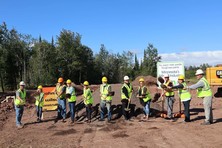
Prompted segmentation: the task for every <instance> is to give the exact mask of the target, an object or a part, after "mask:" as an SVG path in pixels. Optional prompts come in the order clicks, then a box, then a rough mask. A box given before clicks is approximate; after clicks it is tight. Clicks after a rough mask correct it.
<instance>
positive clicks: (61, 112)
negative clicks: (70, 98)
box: [58, 98, 66, 119]
mask: <svg viewBox="0 0 222 148" xmlns="http://www.w3.org/2000/svg"><path fill="white" fill-rule="evenodd" d="M58 118H59V119H61V118H62V119H66V99H60V98H58Z"/></svg>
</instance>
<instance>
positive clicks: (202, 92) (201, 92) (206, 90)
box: [197, 77, 212, 98]
mask: <svg viewBox="0 0 222 148" xmlns="http://www.w3.org/2000/svg"><path fill="white" fill-rule="evenodd" d="M200 81H203V82H204V87H203V88H198V89H197V97H198V98H203V97H209V96H212V91H211V89H210V85H209V83H208V82H207V80H206V79H205V78H204V77H202V78H201V79H200Z"/></svg>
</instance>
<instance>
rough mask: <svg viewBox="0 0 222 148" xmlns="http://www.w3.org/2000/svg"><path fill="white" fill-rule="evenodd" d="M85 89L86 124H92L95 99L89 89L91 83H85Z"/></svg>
mask: <svg viewBox="0 0 222 148" xmlns="http://www.w3.org/2000/svg"><path fill="white" fill-rule="evenodd" d="M83 85H84V88H83V101H84V104H85V107H86V118H87V119H86V120H85V121H86V122H88V123H90V122H91V114H92V105H93V97H92V92H91V90H90V88H89V82H88V81H84V83H83Z"/></svg>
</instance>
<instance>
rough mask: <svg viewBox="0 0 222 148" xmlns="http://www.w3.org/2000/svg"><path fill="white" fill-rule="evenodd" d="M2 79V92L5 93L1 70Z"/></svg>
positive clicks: (0, 77)
mask: <svg viewBox="0 0 222 148" xmlns="http://www.w3.org/2000/svg"><path fill="white" fill-rule="evenodd" d="M0 79H1V80H0V81H1V86H2V92H3V93H4V92H5V90H4V84H3V78H2V74H1V72H0Z"/></svg>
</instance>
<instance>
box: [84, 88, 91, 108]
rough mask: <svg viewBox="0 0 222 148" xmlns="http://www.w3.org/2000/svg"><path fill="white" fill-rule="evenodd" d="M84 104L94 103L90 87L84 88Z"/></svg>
mask: <svg viewBox="0 0 222 148" xmlns="http://www.w3.org/2000/svg"><path fill="white" fill-rule="evenodd" d="M83 97H84V104H86V105H88V104H93V97H92V92H91V90H90V88H87V89H85V88H84V89H83Z"/></svg>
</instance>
